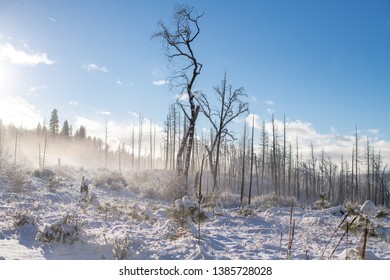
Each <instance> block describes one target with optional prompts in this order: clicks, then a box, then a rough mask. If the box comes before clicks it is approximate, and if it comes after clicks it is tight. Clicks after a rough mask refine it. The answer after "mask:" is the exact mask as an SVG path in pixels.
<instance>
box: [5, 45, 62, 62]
mask: <svg viewBox="0 0 390 280" xmlns="http://www.w3.org/2000/svg"><path fill="white" fill-rule="evenodd" d="M0 60H3V61H8V62H10V63H13V64H18V65H23V66H35V65H38V64H47V65H50V64H54V61H53V60H51V59H49V58H48V56H47V54H46V53H31V52H30V53H28V52H26V51H24V50H18V49H16V48H15V47H14V46H13V45H11V44H10V43H5V44H0Z"/></svg>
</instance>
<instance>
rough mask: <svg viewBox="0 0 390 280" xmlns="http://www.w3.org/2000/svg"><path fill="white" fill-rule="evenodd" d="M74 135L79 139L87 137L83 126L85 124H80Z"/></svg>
mask: <svg viewBox="0 0 390 280" xmlns="http://www.w3.org/2000/svg"><path fill="white" fill-rule="evenodd" d="M74 137H75V138H79V139H85V138H87V129H86V128H85V126H83V125H81V126H80V127H79V129H77V130H76V132H75V134H74Z"/></svg>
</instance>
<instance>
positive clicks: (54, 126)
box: [49, 109, 60, 135]
mask: <svg viewBox="0 0 390 280" xmlns="http://www.w3.org/2000/svg"><path fill="white" fill-rule="evenodd" d="M59 129H60V125H59V121H58V110H57V109H54V110H53V111H52V112H51V116H50V122H49V131H50V134H51V135H56V134H58V131H59Z"/></svg>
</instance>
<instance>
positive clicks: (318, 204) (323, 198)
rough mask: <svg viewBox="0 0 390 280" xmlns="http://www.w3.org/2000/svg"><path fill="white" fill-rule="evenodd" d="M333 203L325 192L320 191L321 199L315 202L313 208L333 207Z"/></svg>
mask: <svg viewBox="0 0 390 280" xmlns="http://www.w3.org/2000/svg"><path fill="white" fill-rule="evenodd" d="M331 206H332V204H331V203H330V202H329V201H328V200H327V199H326V196H325V193H320V195H319V199H318V200H317V201H315V202H314V205H313V208H314V209H318V210H321V209H326V208H329V207H331Z"/></svg>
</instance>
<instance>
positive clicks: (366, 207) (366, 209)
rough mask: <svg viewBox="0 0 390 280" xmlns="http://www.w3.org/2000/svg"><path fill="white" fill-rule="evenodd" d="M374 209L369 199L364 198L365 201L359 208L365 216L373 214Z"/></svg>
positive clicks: (374, 212)
mask: <svg viewBox="0 0 390 280" xmlns="http://www.w3.org/2000/svg"><path fill="white" fill-rule="evenodd" d="M376 210H377V209H376V206H375V204H374V202H372V201H371V200H366V202H364V203H363V205H362V207H361V208H360V211H361V212H362V213H363V214H364V215H367V216H372V215H375V214H376Z"/></svg>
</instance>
